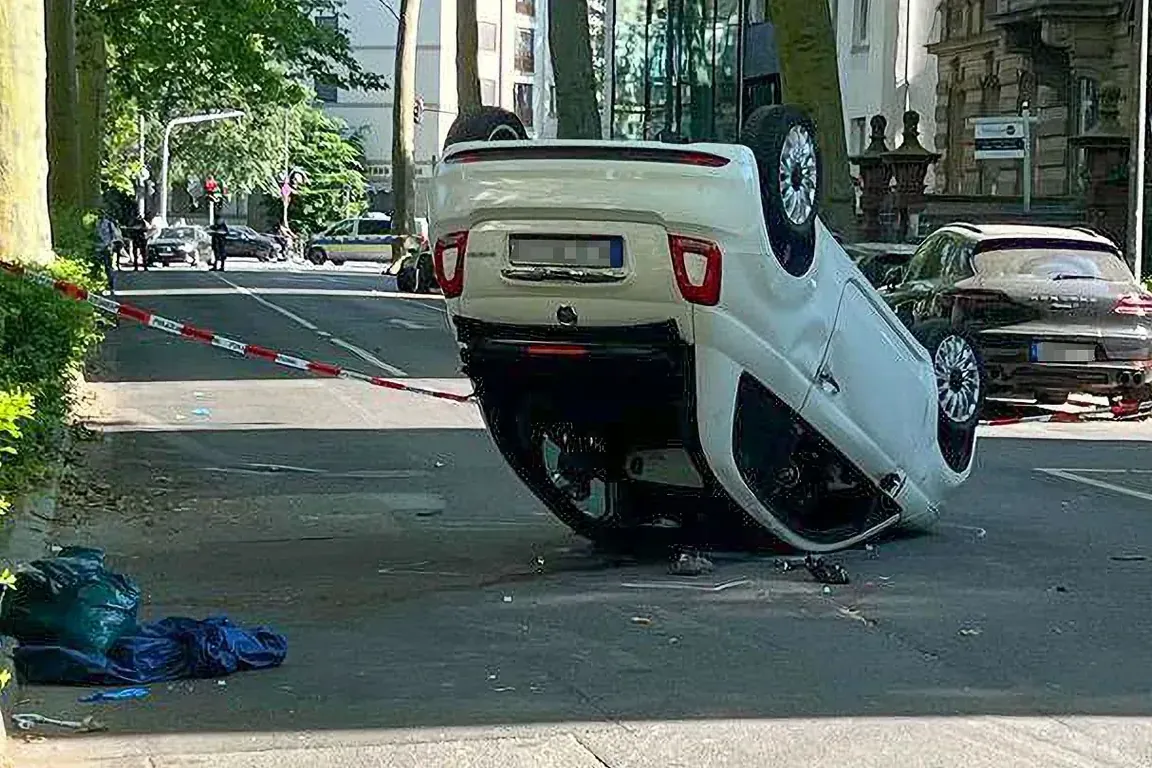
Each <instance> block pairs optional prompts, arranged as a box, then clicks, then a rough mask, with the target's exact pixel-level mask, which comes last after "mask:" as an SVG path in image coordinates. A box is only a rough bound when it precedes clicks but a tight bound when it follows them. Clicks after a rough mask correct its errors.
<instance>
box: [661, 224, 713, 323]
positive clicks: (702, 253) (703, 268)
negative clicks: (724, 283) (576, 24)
mask: <svg viewBox="0 0 1152 768" xmlns="http://www.w3.org/2000/svg"><path fill="white" fill-rule="evenodd" d="M668 249H669V250H670V251H671V252H672V271H673V272H674V273H675V274H676V285H677V286H679V287H680V295H681V296H683V297H684V300H685V301H689V302H692V303H693V304H700V305H702V306H705V307H713V306H715V305H716V304H718V303H720V262H721V253H720V246H718V245H716V243H712V242H709V241H707V240H698V239H696V238H694V237H681V236H680V235H668Z"/></svg>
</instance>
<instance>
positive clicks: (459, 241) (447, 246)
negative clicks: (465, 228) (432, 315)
mask: <svg viewBox="0 0 1152 768" xmlns="http://www.w3.org/2000/svg"><path fill="white" fill-rule="evenodd" d="M467 247H468V233H467V232H453V233H452V234H450V235H444V237H442V238H440V239H439V240H437V241H436V249H435V250H434V251H433V253H432V268H433V269H434V270H435V271H436V282H438V283H440V290H441V291H442V292H443V293H444V297H445V298H447V299H454V298H456V297H457V296H459V295H460V294H461V293H463V292H464V251H465V250H466V249H467Z"/></svg>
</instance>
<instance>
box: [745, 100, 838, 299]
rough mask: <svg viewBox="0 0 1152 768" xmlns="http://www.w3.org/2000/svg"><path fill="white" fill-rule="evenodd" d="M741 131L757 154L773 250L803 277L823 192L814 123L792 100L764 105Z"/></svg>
mask: <svg viewBox="0 0 1152 768" xmlns="http://www.w3.org/2000/svg"><path fill="white" fill-rule="evenodd" d="M742 136H743V138H742V142H743V143H744V145H745V146H747V147H748V148H749V149H751V150H752V154H753V155H754V156H755V158H756V166H757V169H758V170H759V175H760V203H761V206H762V207H763V211H764V225H765V228H766V230H767V234H768V241H769V243H771V245H772V251H773V253H774V254H775V255H776V258H777V260H779V262H780V264H781V266H783V267H784V269H785V270H786V271H787V272H788V273H789V274H791V275H795V276H797V277H799V276H801V275H803V274H805V273H806V272H808V269H809V268H810V267H811V266H812V261H813V259H814V258H815V255H816V218H817V216H818V214H819V210H820V207H819V201H820V198H821V196H822V195H821V192H822V190H821V188H820V180H821V175H820V174H821V168H822V166H821V160H820V145H819V143H818V142H817V140H816V124H815V123H814V122H812V119H811V118H809V117H808V116H807V115H806V114H804V112H803V111H802V110H800V109H798V108H797V107H794V106H791V105H788V104H782V105H775V106H768V107H760V108H759V109H757V110H755V111H754V112H753V113H752V114H751V115H749V117H748V119H747V120H746V121H745V122H744V130H743V134H742Z"/></svg>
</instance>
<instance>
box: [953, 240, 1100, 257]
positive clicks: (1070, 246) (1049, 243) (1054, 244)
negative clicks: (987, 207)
mask: <svg viewBox="0 0 1152 768" xmlns="http://www.w3.org/2000/svg"><path fill="white" fill-rule="evenodd" d="M1044 248H1052V249H1057V248H1062V249H1064V250H1068V251H1091V252H1093V253H1111V254H1115V255H1116V256H1119V255H1120V250H1119V249H1118V248H1117V247H1116V246H1115V245H1113V244H1112V243H1107V242H1103V241H1093V240H1065V239H1061V238H1058V237H993V238H989V239H987V240H980V241H978V242H977V243H976V248H975V250H974V251H973V255H975V254H977V253H987V252H988V251H1008V250H1023V249H1029V250H1031V249H1044Z"/></svg>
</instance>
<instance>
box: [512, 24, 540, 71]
mask: <svg viewBox="0 0 1152 768" xmlns="http://www.w3.org/2000/svg"><path fill="white" fill-rule="evenodd" d="M515 65H516V71H517V72H519V73H521V74H524V75H531V74H532V73H534V72H535V71H536V33H535V32H533V31H532V30H531V29H518V30H516V61H515Z"/></svg>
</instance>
